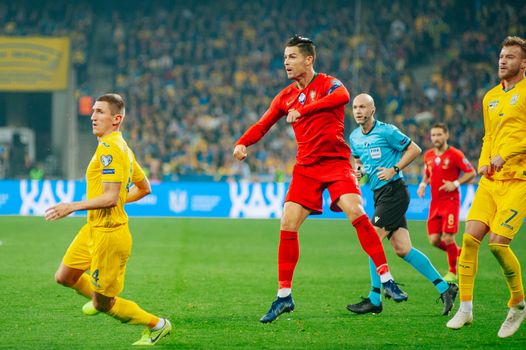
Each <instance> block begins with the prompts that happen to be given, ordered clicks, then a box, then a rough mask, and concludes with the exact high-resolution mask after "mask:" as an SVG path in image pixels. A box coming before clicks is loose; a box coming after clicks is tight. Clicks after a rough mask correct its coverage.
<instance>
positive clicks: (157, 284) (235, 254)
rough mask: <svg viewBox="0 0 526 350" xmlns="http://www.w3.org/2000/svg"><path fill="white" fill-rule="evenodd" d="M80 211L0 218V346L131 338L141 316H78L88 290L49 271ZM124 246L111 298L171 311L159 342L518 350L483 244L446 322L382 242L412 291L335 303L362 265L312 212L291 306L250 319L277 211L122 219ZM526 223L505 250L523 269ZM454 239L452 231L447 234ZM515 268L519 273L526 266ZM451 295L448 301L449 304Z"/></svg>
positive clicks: (106, 345)
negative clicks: (452, 323)
mask: <svg viewBox="0 0 526 350" xmlns="http://www.w3.org/2000/svg"><path fill="white" fill-rule="evenodd" d="M84 222H85V218H66V219H63V220H61V221H58V222H46V221H44V219H43V218H40V217H0V227H1V229H0V261H1V264H0V307H1V309H0V324H1V330H0V348H2V349H4V348H5V349H125V348H126V349H129V348H132V347H131V346H130V345H131V343H133V342H134V341H136V340H137V339H139V337H140V334H141V332H142V327H140V326H131V325H124V324H121V323H119V322H117V321H116V320H114V319H112V318H110V317H108V316H106V315H104V314H100V315H97V316H91V317H90V316H84V315H83V314H82V313H81V306H82V305H83V304H84V302H85V301H86V299H84V298H83V297H82V296H80V295H77V294H76V293H75V292H73V291H72V290H70V289H68V288H64V287H62V286H59V285H57V284H56V283H55V282H54V278H53V275H54V272H55V270H56V268H57V266H58V264H59V263H60V260H61V258H62V256H63V254H64V252H65V250H66V248H67V246H68V245H69V243H70V241H71V240H72V238H73V237H74V235H75V234H76V232H77V230H78V229H79V228H80V227H81V225H82V224H83V223H84ZM130 227H131V231H132V235H133V238H134V242H133V252H132V256H131V258H130V261H129V263H128V268H127V272H126V282H125V289H124V291H123V293H122V296H123V297H125V298H128V299H131V300H134V301H136V302H137V303H138V304H139V305H141V306H142V307H143V308H144V309H145V310H148V311H150V312H152V313H154V314H157V315H159V316H165V317H168V318H169V319H170V320H171V321H172V324H173V326H174V329H173V332H172V334H171V335H170V336H168V337H167V338H164V339H163V340H161V341H160V342H159V343H158V344H157V345H156V347H158V348H163V349H168V348H170V349H233V348H239V349H454V348H466V349H519V348H520V349H524V348H525V347H526V325H523V326H522V328H521V329H519V331H518V332H517V333H516V334H515V335H514V336H513V337H511V338H508V339H499V338H498V337H497V331H498V329H499V327H500V324H501V323H502V321H503V320H504V318H505V317H506V313H507V306H506V302H507V300H508V290H507V288H506V286H505V282H504V278H503V276H502V274H501V272H500V267H499V265H498V264H497V262H496V260H495V258H494V257H493V256H492V254H491V253H490V251H489V249H488V247H487V239H486V240H485V241H484V242H483V244H482V246H481V249H480V255H479V273H478V276H477V279H476V283H475V295H474V305H475V306H474V322H473V325H472V326H468V327H464V328H463V329H461V330H458V331H452V330H449V329H447V328H446V326H445V324H446V322H447V320H449V318H450V316H449V317H446V316H442V315H441V311H442V303H441V302H440V301H439V302H438V303H437V302H436V299H437V298H438V293H437V292H436V290H435V288H434V287H433V286H432V284H431V283H429V282H428V281H427V280H425V279H424V278H423V277H422V276H421V275H419V274H418V273H417V272H416V271H414V270H413V269H412V268H411V266H409V265H408V264H407V263H405V262H404V261H403V260H401V259H400V258H398V257H396V256H395V255H394V254H393V252H392V249H391V247H390V246H389V244H388V243H387V242H384V247H386V252H387V256H388V259H389V263H390V266H391V270H392V273H393V275H394V276H395V278H396V279H397V281H398V282H399V283H401V284H403V286H402V288H403V289H404V290H405V291H406V292H407V293H408V294H409V300H408V301H407V302H404V303H400V304H395V303H394V302H392V301H390V300H387V301H384V310H383V312H382V313H381V314H379V315H354V314H351V313H350V312H348V311H347V310H346V309H345V306H346V305H347V304H348V303H350V302H353V303H354V302H357V301H359V300H360V296H366V295H367V292H368V290H369V269H368V262H367V258H366V255H365V253H364V252H363V251H362V250H361V248H360V246H359V243H358V239H357V237H356V234H355V232H354V229H353V228H352V226H351V224H350V223H348V222H347V221H344V220H320V219H310V220H307V221H306V222H305V224H304V225H303V227H302V230H301V231H300V254H301V255H300V261H299V264H298V267H297V269H296V272H295V276H294V285H293V296H294V299H295V302H296V310H295V311H294V312H293V313H291V314H285V315H282V316H281V317H280V319H278V320H277V321H275V322H273V323H271V324H261V323H259V322H258V320H259V318H260V317H261V316H262V315H263V314H264V313H265V312H266V311H267V310H268V308H269V306H270V304H271V302H272V301H273V300H274V299H275V293H276V286H277V282H276V275H277V267H276V257H277V244H278V232H279V221H277V220H248V219H245V220H233V219H217V220H216V219H155V218H148V219H146V218H144V219H142V218H141V219H139V218H132V219H131V222H130ZM410 231H411V235H412V241H413V244H414V246H415V247H417V248H418V249H420V250H422V251H423V252H424V253H426V254H427V255H428V256H429V258H430V259H431V261H432V262H433V263H434V265H435V266H436V267H437V269H438V270H439V272H440V273H441V274H444V273H445V272H447V262H446V254H445V253H444V252H442V251H439V250H438V249H436V248H433V247H431V246H430V245H429V243H428V242H427V235H426V233H425V223H423V222H411V223H410ZM525 231H526V230H525V229H524V228H523V229H522V230H521V232H520V233H519V234H518V236H517V237H516V239H515V241H514V242H513V244H512V247H513V249H514V251H515V253H516V255H517V256H518V258H519V260H520V261H521V264H522V266H523V268H526V237H525V235H526V232H525ZM457 243H460V237H457ZM523 275H524V272H523ZM457 307H458V300H457V302H456V303H455V308H454V310H453V312H455V311H456V310H457Z"/></svg>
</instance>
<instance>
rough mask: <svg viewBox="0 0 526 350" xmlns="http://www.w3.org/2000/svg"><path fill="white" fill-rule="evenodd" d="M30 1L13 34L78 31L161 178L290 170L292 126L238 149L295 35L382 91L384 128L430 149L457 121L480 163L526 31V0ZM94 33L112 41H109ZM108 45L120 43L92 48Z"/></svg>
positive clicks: (6, 11)
mask: <svg viewBox="0 0 526 350" xmlns="http://www.w3.org/2000/svg"><path fill="white" fill-rule="evenodd" d="M27 3H28V2H27V1H21V2H13V3H9V4H7V5H6V4H4V5H0V20H1V22H0V23H2V25H0V34H2V35H32V34H38V35H60V34H65V35H69V36H70V37H71V38H72V40H73V41H72V43H73V48H72V50H73V54H72V57H73V60H74V64H75V66H76V67H77V72H78V74H79V77H78V78H79V80H80V81H81V82H82V81H86V83H85V84H83V86H82V88H83V89H84V90H85V91H92V90H90V86H89V77H88V76H87V71H88V70H89V68H90V64H91V63H92V62H94V61H97V59H98V60H99V62H104V63H105V64H110V65H111V66H112V67H113V70H114V72H115V73H114V76H113V82H112V83H113V89H114V90H115V91H117V92H119V93H122V94H123V95H124V96H125V97H126V99H127V104H128V106H129V107H128V109H127V121H126V123H125V125H124V127H125V130H124V131H125V132H126V133H128V135H127V137H128V139H129V140H130V145H131V146H132V147H133V148H134V149H135V150H136V152H137V157H138V158H139V159H140V160H141V162H142V163H143V165H144V166H145V168H146V170H147V171H148V172H149V175H150V177H151V178H152V180H154V181H167V180H177V179H180V178H181V177H185V178H188V177H189V176H190V177H191V175H192V174H193V175H196V176H201V177H202V176H205V175H206V176H209V177H213V178H214V179H226V178H232V177H233V178H240V177H252V178H258V179H262V178H271V179H274V178H275V179H279V180H283V178H284V177H286V176H288V175H289V174H290V171H291V169H292V164H293V159H294V156H295V153H296V146H295V143H294V137H293V135H292V132H293V131H292V128H290V127H289V126H286V125H282V126H281V127H278V128H273V129H272V130H270V131H269V133H270V135H269V136H268V137H267V138H266V141H265V142H263V143H261V144H258V145H257V146H255V147H252V148H250V149H249V152H252V154H253V156H252V157H248V159H247V161H246V163H242V165H234V164H232V162H231V158H232V146H233V142H234V140H235V139H237V138H238V137H239V136H240V133H241V132H242V131H243V130H246V129H247V127H248V126H249V125H250V124H252V123H254V122H255V121H256V120H257V119H258V118H259V117H260V116H261V115H262V114H263V113H264V112H265V108H266V106H268V105H269V104H270V98H271V97H272V96H274V95H275V94H276V92H277V91H279V90H280V89H281V87H282V86H283V84H284V83H285V82H286V75H285V73H284V70H283V58H282V54H281V52H282V49H283V43H284V42H285V41H286V40H287V39H288V37H289V36H292V35H293V34H295V33H300V34H303V35H305V36H309V37H311V38H312V39H313V40H314V42H315V43H316V44H317V45H318V48H319V49H318V55H319V57H320V60H319V61H318V64H317V67H318V69H319V70H320V71H322V72H326V73H329V74H334V75H336V76H338V77H340V78H341V79H342V81H343V82H344V83H345V84H346V86H347V87H348V88H349V91H350V93H351V95H356V94H358V93H360V92H363V91H368V92H370V93H371V94H372V95H373V97H374V98H375V101H376V105H377V117H378V119H380V120H384V121H386V122H390V123H394V124H396V125H398V126H399V127H401V128H402V129H403V130H407V132H408V136H410V137H411V138H412V139H413V140H414V141H415V142H416V143H418V144H419V145H420V146H421V147H422V148H428V147H430V146H431V145H430V141H429V140H428V135H427V133H426V132H425V130H428V129H429V127H430V126H431V125H432V124H434V123H436V122H438V121H443V122H445V123H446V124H447V125H448V127H449V129H450V132H451V134H452V135H451V136H452V141H453V144H454V145H455V146H458V147H459V148H461V149H464V150H467V152H466V156H467V157H468V158H469V159H473V160H476V159H478V155H479V151H480V144H481V137H482V134H483V123H482V112H481V105H480V104H481V98H482V93H483V92H484V91H486V90H487V89H488V88H489V87H490V86H492V85H495V84H496V83H497V75H496V67H495V65H494V57H495V56H497V55H498V50H499V47H500V41H501V40H502V39H504V37H505V36H507V35H520V34H522V35H524V33H526V6H523V5H522V4H521V3H520V2H518V1H511V2H509V3H507V4H503V5H502V6H495V4H494V2H490V1H488V0H470V1H454V0H441V1H438V0H430V1H424V0H404V1H402V0H394V1H391V2H385V1H381V0H370V1H367V2H365V1H361V12H360V14H359V15H357V16H355V14H354V11H355V2H354V1H352V2H348V1H344V0H329V1H308V0H297V1H294V2H288V1H280V0H269V1H265V2H246V1H242V0H223V1H212V0H203V1H199V2H190V3H188V2H180V1H174V2H165V1H159V0H153V1H148V2H143V1H139V0H130V1H127V2H108V3H105V4H104V5H103V6H102V7H103V10H101V8H99V7H96V6H95V5H94V4H92V3H91V2H89V1H87V0H86V1H77V2H74V3H69V2H67V3H66V4H67V5H64V4H61V2H60V1H58V2H53V3H48V2H43V3H39V5H38V6H27ZM307 5H308V6H307ZM95 10H96V11H97V16H94V15H93V14H94V13H95ZM290 13H294V14H295V16H294V17H295V18H296V19H295V20H291V19H290V15H289V14H290ZM445 19H447V21H446V20H445ZM94 28H108V30H110V32H109V33H107V32H105V31H104V33H103V34H104V35H105V36H104V38H100V37H95V36H94V34H93V33H94V32H95V30H94ZM99 35H101V34H100V33H99ZM101 39H102V40H112V41H113V45H106V46H105V47H106V49H105V50H104V52H103V53H101V52H90V49H91V48H93V47H94V44H93V43H94V42H95V43H96V42H97V41H98V42H100V40H101ZM92 55H95V56H92ZM90 58H94V59H92V60H90ZM80 95H82V94H79V96H80ZM346 114H347V115H348V116H351V115H352V114H351V113H350V107H348V109H347V113H346ZM351 119H352V118H351ZM280 122H283V123H284V121H280ZM352 123H353V122H351V123H347V124H348V127H349V128H354V125H353V124H352ZM474 165H475V166H476V164H474ZM420 169H421V160H420V161H419V162H414V164H413V165H412V166H411V167H409V169H407V171H404V172H405V173H407V174H408V175H409V177H410V179H409V181H408V182H411V181H413V182H417V181H418V177H419V176H420ZM411 177H412V178H411Z"/></svg>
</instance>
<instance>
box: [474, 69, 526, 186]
mask: <svg viewBox="0 0 526 350" xmlns="http://www.w3.org/2000/svg"><path fill="white" fill-rule="evenodd" d="M482 109H483V112H484V129H485V134H484V138H483V143H482V150H481V152H480V159H479V165H478V167H479V169H480V167H481V166H483V165H489V163H490V161H491V159H492V158H493V157H494V156H495V155H497V154H498V155H500V156H501V157H502V158H503V159H504V160H505V161H506V163H505V164H504V167H503V168H502V170H501V171H499V172H498V173H496V174H494V175H493V179H495V180H508V179H519V180H526V79H522V80H521V81H520V82H519V83H517V84H516V85H515V87H514V88H512V89H511V90H509V91H504V89H503V85H502V84H499V85H497V86H495V87H494V88H493V89H491V90H489V91H488V92H487V93H486V95H485V96H484V100H483V105H482Z"/></svg>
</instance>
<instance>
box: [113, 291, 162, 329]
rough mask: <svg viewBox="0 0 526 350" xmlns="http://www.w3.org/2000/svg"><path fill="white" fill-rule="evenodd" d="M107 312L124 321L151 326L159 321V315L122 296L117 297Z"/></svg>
mask: <svg viewBox="0 0 526 350" xmlns="http://www.w3.org/2000/svg"><path fill="white" fill-rule="evenodd" d="M107 314H108V315H110V316H111V317H113V318H116V319H118V320H119V321H121V322H123V323H129V324H142V325H145V326H148V327H150V328H153V327H155V325H157V323H158V322H159V317H157V316H155V315H152V314H150V313H148V312H146V311H144V310H143V309H141V308H140V306H139V305H137V304H136V303H134V302H133V301H131V300H126V299H123V298H120V297H115V304H113V307H112V308H111V310H110V311H108V312H107Z"/></svg>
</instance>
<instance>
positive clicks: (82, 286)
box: [72, 273, 93, 299]
mask: <svg viewBox="0 0 526 350" xmlns="http://www.w3.org/2000/svg"><path fill="white" fill-rule="evenodd" d="M72 288H73V289H75V290H76V291H77V292H78V293H79V294H82V295H84V296H85V297H86V298H89V299H91V294H92V293H93V290H92V289H91V282H90V280H89V275H87V274H85V273H83V274H82V276H80V278H79V280H78V281H77V283H75V285H73V287H72Z"/></svg>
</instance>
